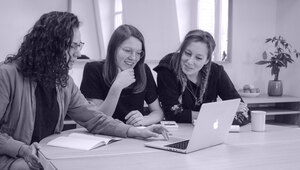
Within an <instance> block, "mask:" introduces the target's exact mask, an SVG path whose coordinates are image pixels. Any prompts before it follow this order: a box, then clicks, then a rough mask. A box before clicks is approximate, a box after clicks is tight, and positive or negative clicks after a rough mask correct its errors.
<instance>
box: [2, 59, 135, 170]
mask: <svg viewBox="0 0 300 170" xmlns="http://www.w3.org/2000/svg"><path fill="white" fill-rule="evenodd" d="M35 88H36V82H35V81H32V80H30V79H29V78H26V77H23V75H22V73H21V72H20V69H19V66H18V65H17V64H16V63H8V64H4V63H1V64H0V169H5V168H8V166H9V165H10V164H11V163H12V162H13V161H14V160H15V158H16V157H17V154H18V151H19V149H20V147H21V146H22V145H23V144H30V142H31V138H32V133H33V129H34V120H35V114H36V101H35ZM56 90H57V102H58V105H59V117H58V121H57V125H56V128H55V133H59V132H61V131H62V129H63V122H64V118H65V116H66V114H68V115H69V116H70V117H71V118H72V119H73V120H74V121H76V122H77V123H78V124H79V125H81V126H83V127H85V128H87V130H88V131H89V132H90V133H101V134H104V135H113V136H120V137H127V131H128V129H129V128H130V127H131V126H129V125H125V124H124V123H122V122H121V121H119V120H114V119H112V118H111V117H109V116H106V115H105V114H104V113H102V112H99V111H96V110H95V109H94V107H93V105H91V104H89V102H88V101H87V100H86V99H85V98H84V96H83V95H82V94H81V92H80V90H79V89H78V87H77V86H76V85H75V83H74V81H73V79H72V78H71V77H69V79H68V82H67V86H66V87H64V88H62V87H57V88H56Z"/></svg>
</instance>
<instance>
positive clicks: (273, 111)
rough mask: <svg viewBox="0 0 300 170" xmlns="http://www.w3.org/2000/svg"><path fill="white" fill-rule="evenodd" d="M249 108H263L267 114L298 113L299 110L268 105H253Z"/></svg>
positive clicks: (299, 112)
mask: <svg viewBox="0 0 300 170" xmlns="http://www.w3.org/2000/svg"><path fill="white" fill-rule="evenodd" d="M251 110H263V111H266V112H267V115H289V114H300V111H299V110H288V109H278V108H270V107H254V108H252V109H251Z"/></svg>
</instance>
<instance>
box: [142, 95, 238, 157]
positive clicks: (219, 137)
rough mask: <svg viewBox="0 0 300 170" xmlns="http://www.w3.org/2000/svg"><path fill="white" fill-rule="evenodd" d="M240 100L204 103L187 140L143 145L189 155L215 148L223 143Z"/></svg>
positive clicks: (163, 141) (154, 142)
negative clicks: (200, 150)
mask: <svg viewBox="0 0 300 170" xmlns="http://www.w3.org/2000/svg"><path fill="white" fill-rule="evenodd" d="M239 104H240V99H232V100H225V101H220V102H212V103H204V104H202V107H201V109H200V111H199V115H198V118H197V120H196V122H195V126H194V129H193V132H192V136H191V138H190V139H189V140H188V139H178V138H177V139H174V138H172V139H170V140H168V141H165V140H159V141H152V142H147V143H145V146H147V147H152V148H158V149H164V150H168V151H173V152H179V153H190V152H193V151H197V150H199V149H204V148H207V147H211V146H215V145H218V144H221V143H223V142H224V141H225V139H226V136H227V134H228V132H229V129H230V126H231V124H232V122H233V119H234V116H235V114H236V112H237V109H238V106H239Z"/></svg>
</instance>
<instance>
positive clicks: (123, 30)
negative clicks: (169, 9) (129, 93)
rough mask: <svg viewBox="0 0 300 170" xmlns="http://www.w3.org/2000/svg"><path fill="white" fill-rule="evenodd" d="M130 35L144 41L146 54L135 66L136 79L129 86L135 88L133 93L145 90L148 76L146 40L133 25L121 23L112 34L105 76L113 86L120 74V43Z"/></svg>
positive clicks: (143, 45) (104, 69)
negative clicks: (118, 52) (146, 69)
mask: <svg viewBox="0 0 300 170" xmlns="http://www.w3.org/2000/svg"><path fill="white" fill-rule="evenodd" d="M130 37H135V38H137V39H138V40H140V42H141V43H142V51H144V56H141V58H140V60H139V61H138V62H137V64H136V65H135V67H134V74H135V78H136V81H135V82H134V83H133V84H132V85H130V86H129V88H132V89H133V93H139V92H141V91H143V90H144V89H145V87H146V84H147V77H146V72H145V66H144V61H145V54H146V51H145V41H144V36H143V35H142V33H141V32H140V31H139V30H138V29H137V28H135V27H134V26H132V25H127V24H124V25H121V26H119V27H118V28H117V29H116V30H115V31H114V32H113V34H112V36H111V38H110V41H109V44H108V47H107V55H106V59H105V62H104V68H103V73H102V74H103V77H104V82H105V83H106V85H108V86H111V85H112V83H113V82H114V81H115V79H116V77H117V75H118V68H117V64H116V57H117V56H116V54H117V50H118V48H119V47H120V45H121V44H122V43H123V42H124V41H125V40H127V39H128V38H130Z"/></svg>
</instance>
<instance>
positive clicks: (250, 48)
mask: <svg viewBox="0 0 300 170" xmlns="http://www.w3.org/2000/svg"><path fill="white" fill-rule="evenodd" d="M298 9H300V1H299V0H287V1H281V0H277V1H274V0H263V1H262V0H251V1H248V0H233V30H232V34H233V35H232V43H233V45H232V46H233V48H232V63H229V64H226V65H224V66H225V68H226V71H227V72H228V74H229V76H230V77H231V79H232V80H233V82H234V84H235V86H236V88H237V89H239V88H241V87H242V86H243V85H244V84H253V85H255V86H257V87H259V88H260V89H261V91H262V92H263V93H267V84H268V81H269V80H272V79H273V78H274V77H272V76H271V70H270V68H266V67H265V65H256V64H255V62H257V61H258V60H261V59H262V56H261V54H262V52H263V51H264V50H265V49H266V45H265V44H264V42H265V39H266V38H269V37H273V36H275V35H282V36H284V37H285V38H286V40H288V41H289V42H291V43H292V44H293V45H294V47H295V48H297V49H298V50H300V40H299V33H300V32H299V30H300V23H299V22H295V21H297V20H299V16H300V11H299V10H298ZM299 64H300V59H298V60H296V59H295V63H293V64H291V65H289V66H288V68H287V69H286V68H282V69H281V71H280V75H279V79H281V80H282V81H283V83H284V86H283V87H284V88H283V90H284V94H290V95H296V96H299V97H300V88H299V86H300V76H299V73H300V67H299Z"/></svg>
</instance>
